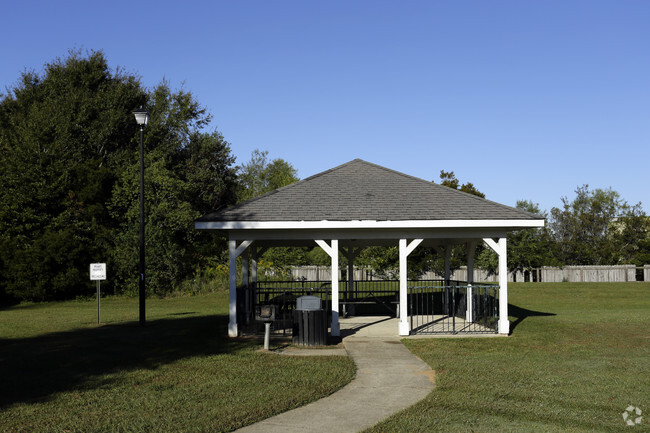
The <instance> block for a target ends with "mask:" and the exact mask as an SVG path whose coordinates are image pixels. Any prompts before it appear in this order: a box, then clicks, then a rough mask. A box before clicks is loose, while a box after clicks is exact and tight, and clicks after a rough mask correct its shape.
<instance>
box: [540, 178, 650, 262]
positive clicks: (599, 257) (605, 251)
mask: <svg viewBox="0 0 650 433" xmlns="http://www.w3.org/2000/svg"><path fill="white" fill-rule="evenodd" d="M575 193H576V196H575V198H574V199H573V200H569V199H568V198H567V197H563V198H562V208H553V209H552V210H551V217H550V221H549V228H550V229H551V231H552V234H553V237H554V240H555V242H556V244H557V258H558V259H559V261H560V262H561V263H562V264H565V265H612V264H619V263H621V264H622V263H626V262H630V261H632V262H633V261H634V256H635V251H636V250H638V246H639V245H640V243H641V242H642V241H643V240H644V239H646V238H647V233H648V223H647V218H646V215H645V213H644V212H643V210H642V209H641V204H640V203H638V204H636V205H633V206H631V205H629V204H628V203H627V202H626V201H625V200H623V199H622V198H621V196H620V194H619V193H618V192H616V191H614V190H612V189H611V188H608V189H598V188H597V189H594V190H590V189H589V186H588V185H583V186H581V187H578V188H577V189H576V191H575Z"/></svg>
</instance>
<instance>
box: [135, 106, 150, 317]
mask: <svg viewBox="0 0 650 433" xmlns="http://www.w3.org/2000/svg"><path fill="white" fill-rule="evenodd" d="M133 115H134V116H135V121H136V122H138V125H140V278H139V280H140V326H144V325H145V308H144V303H145V285H144V127H145V126H146V125H147V122H149V112H148V111H147V110H145V109H144V107H143V106H142V105H141V106H140V108H139V109H138V110H136V111H134V112H133Z"/></svg>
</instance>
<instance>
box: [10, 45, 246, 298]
mask: <svg viewBox="0 0 650 433" xmlns="http://www.w3.org/2000/svg"><path fill="white" fill-rule="evenodd" d="M140 105H145V106H147V107H148V109H149V111H150V113H151V117H150V121H149V124H148V125H147V127H146V128H145V147H146V179H145V184H146V186H145V190H146V208H147V237H146V239H147V248H148V250H147V267H148V270H150V272H148V275H150V282H151V284H150V286H151V287H152V288H153V289H154V290H155V291H157V292H159V291H162V292H164V291H166V290H169V288H170V286H172V285H173V284H175V283H176V282H178V280H179V279H180V278H183V277H184V276H186V275H187V274H188V273H189V272H190V270H191V268H192V266H191V265H190V263H194V262H195V261H196V258H197V257H199V258H200V257H201V252H202V251H201V248H202V246H204V245H205V244H206V243H207V240H205V239H204V240H203V241H201V238H202V237H203V238H205V236H201V235H200V234H198V233H197V232H196V231H195V230H194V228H193V221H194V219H195V218H196V217H197V216H199V215H201V214H202V213H205V212H207V211H208V210H210V209H214V208H217V207H220V206H224V205H227V204H231V203H234V201H235V193H236V191H235V182H236V173H235V171H234V168H233V167H232V164H233V163H234V158H233V157H232V156H231V155H230V148H229V145H228V143H227V142H225V141H224V140H223V137H222V136H221V135H220V134H218V133H217V132H212V133H206V132H203V129H204V128H205V127H206V126H207V125H208V123H209V121H210V116H209V115H207V114H206V112H205V109H203V108H201V107H200V106H199V105H198V103H197V102H196V100H195V99H194V97H193V96H192V94H191V93H188V92H185V91H182V90H181V91H178V92H173V91H171V90H170V89H169V86H168V85H167V84H166V83H161V84H160V85H159V86H157V87H156V88H155V89H154V90H152V91H146V90H145V89H143V88H142V85H141V83H140V81H139V79H138V78H137V77H135V76H133V75H129V74H125V73H124V72H122V71H121V70H119V69H117V70H112V69H111V68H109V66H108V64H107V61H106V59H105V57H104V55H103V53H102V52H90V53H88V55H86V56H82V55H81V54H80V53H78V52H71V53H70V54H69V56H68V57H66V58H64V59H57V60H55V61H54V62H52V63H50V64H47V65H45V68H44V71H43V73H42V74H36V73H34V72H28V73H25V74H23V75H22V77H21V80H20V82H19V83H18V84H17V85H16V86H15V87H14V88H12V89H10V91H9V93H8V94H7V95H4V96H3V97H2V100H1V101H0V183H1V185H2V188H0V263H1V265H2V267H1V269H0V292H3V291H4V292H5V293H7V294H9V295H12V296H14V297H16V298H18V299H25V300H49V299H61V298H69V297H74V296H79V295H84V294H87V293H89V292H91V291H92V286H91V285H90V284H89V281H88V265H89V263H91V262H107V263H108V269H109V281H108V283H109V284H107V286H109V287H110V286H111V285H112V288H113V289H114V290H117V291H125V290H128V288H132V287H135V286H136V285H137V263H138V259H137V248H138V239H137V233H138V221H139V212H138V209H139V208H138V206H139V195H138V188H139V177H138V173H139V151H138V150H139V136H138V134H137V125H136V123H135V121H134V119H133V115H132V111H133V110H134V109H135V108H137V107H138V106H140Z"/></svg>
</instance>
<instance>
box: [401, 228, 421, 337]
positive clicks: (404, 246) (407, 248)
mask: <svg viewBox="0 0 650 433" xmlns="http://www.w3.org/2000/svg"><path fill="white" fill-rule="evenodd" d="M420 243H422V239H414V240H413V241H411V243H408V242H407V240H406V239H400V240H399V325H398V331H399V335H409V333H410V327H409V322H408V308H407V307H408V306H407V302H408V287H407V281H408V266H407V257H408V256H409V254H411V253H412V252H413V250H414V249H415V248H416V247H417V246H418V245H420Z"/></svg>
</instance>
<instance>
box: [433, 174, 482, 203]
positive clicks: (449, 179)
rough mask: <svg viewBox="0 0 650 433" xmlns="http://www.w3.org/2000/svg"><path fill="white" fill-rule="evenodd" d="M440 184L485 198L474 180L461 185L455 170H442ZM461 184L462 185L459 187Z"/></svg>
mask: <svg viewBox="0 0 650 433" xmlns="http://www.w3.org/2000/svg"><path fill="white" fill-rule="evenodd" d="M440 185H442V186H446V187H448V188H451V189H456V190H458V191H463V192H466V193H467V194H472V195H476V196H478V197H481V198H485V194H483V193H482V192H481V191H479V190H478V189H476V187H475V186H474V184H473V183H472V182H467V183H464V184H462V185H460V181H459V180H458V179H456V175H455V174H454V172H453V171H444V170H440ZM459 185H460V187H459Z"/></svg>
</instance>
